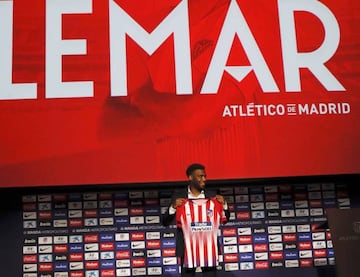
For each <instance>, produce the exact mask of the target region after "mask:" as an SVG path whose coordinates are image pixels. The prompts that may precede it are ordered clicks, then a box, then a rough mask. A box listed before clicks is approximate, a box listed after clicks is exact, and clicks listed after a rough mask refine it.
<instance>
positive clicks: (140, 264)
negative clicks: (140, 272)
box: [131, 258, 146, 267]
mask: <svg viewBox="0 0 360 277" xmlns="http://www.w3.org/2000/svg"><path fill="white" fill-rule="evenodd" d="M145 264H146V260H145V258H142V259H140V258H137V259H133V260H132V261H131V265H132V266H133V267H143V266H145Z"/></svg>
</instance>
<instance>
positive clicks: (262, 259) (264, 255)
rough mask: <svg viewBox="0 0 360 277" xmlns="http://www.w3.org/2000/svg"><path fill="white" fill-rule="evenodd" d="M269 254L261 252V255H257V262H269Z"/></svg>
mask: <svg viewBox="0 0 360 277" xmlns="http://www.w3.org/2000/svg"><path fill="white" fill-rule="evenodd" d="M268 256H269V255H268V253H267V252H261V253H255V260H256V261H264V260H268V258H269V257H268Z"/></svg>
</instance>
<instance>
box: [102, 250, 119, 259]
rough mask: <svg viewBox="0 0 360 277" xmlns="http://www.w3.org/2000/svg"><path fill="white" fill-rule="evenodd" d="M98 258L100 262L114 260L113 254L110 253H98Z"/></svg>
mask: <svg viewBox="0 0 360 277" xmlns="http://www.w3.org/2000/svg"><path fill="white" fill-rule="evenodd" d="M100 258H101V259H102V260H112V259H114V258H115V256H114V252H112V251H107V252H100Z"/></svg>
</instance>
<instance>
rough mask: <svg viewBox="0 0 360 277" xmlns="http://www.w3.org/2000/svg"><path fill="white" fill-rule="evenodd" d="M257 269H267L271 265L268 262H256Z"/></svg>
mask: <svg viewBox="0 0 360 277" xmlns="http://www.w3.org/2000/svg"><path fill="white" fill-rule="evenodd" d="M255 268H256V269H267V268H269V263H268V262H266V261H261V262H255Z"/></svg>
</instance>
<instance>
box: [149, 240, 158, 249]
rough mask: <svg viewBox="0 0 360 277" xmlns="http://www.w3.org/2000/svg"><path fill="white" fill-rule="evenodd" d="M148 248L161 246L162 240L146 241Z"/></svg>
mask: <svg viewBox="0 0 360 277" xmlns="http://www.w3.org/2000/svg"><path fill="white" fill-rule="evenodd" d="M146 248H148V249H156V248H160V240H148V241H146Z"/></svg>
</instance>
